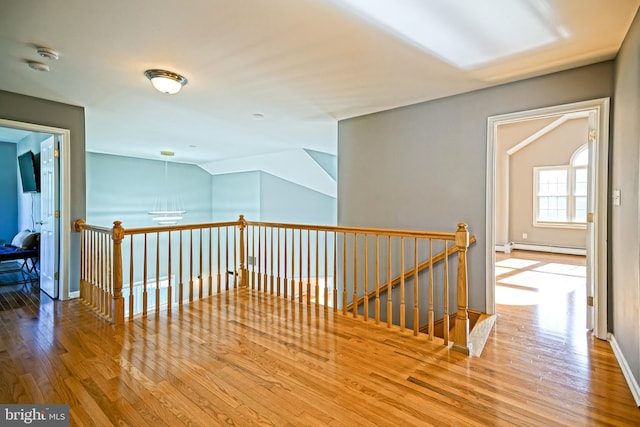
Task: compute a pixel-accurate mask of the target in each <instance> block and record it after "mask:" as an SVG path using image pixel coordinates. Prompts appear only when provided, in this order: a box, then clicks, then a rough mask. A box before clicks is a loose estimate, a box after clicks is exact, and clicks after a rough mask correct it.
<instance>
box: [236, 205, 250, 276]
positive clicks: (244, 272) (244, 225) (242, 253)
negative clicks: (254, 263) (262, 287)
mask: <svg viewBox="0 0 640 427" xmlns="http://www.w3.org/2000/svg"><path fill="white" fill-rule="evenodd" d="M238 228H239V229H240V269H239V271H238V276H239V277H238V282H239V283H240V287H241V288H247V287H249V273H248V271H247V268H246V267H245V265H246V264H245V259H244V256H245V247H244V229H245V228H247V221H246V220H245V219H244V215H240V218H239V219H238Z"/></svg>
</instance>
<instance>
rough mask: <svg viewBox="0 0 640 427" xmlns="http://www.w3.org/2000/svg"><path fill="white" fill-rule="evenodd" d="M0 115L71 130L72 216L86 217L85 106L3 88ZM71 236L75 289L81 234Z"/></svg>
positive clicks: (75, 287)
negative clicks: (34, 96)
mask: <svg viewBox="0 0 640 427" xmlns="http://www.w3.org/2000/svg"><path fill="white" fill-rule="evenodd" d="M0 118H3V119H7V120H14V121H18V122H25V123H35V124H39V125H45V126H53V127H57V128H62V129H69V130H70V132H71V141H70V153H69V157H70V163H71V170H70V187H71V190H70V191H71V194H70V200H71V212H70V216H71V219H72V221H73V220H75V219H76V218H85V216H86V210H85V209H86V198H85V175H84V173H85V157H84V154H85V126H84V108H83V107H78V106H74V105H68V104H62V103H59V102H53V101H47V100H45V99H40V98H33V97H31V96H26V95H20V94H17V93H12V92H6V91H2V90H0ZM67 225H68V226H70V228H71V229H73V226H72V224H67ZM69 237H70V253H69V256H70V262H69V282H70V283H69V289H70V291H71V292H73V291H77V290H78V289H79V286H80V264H79V260H80V235H79V234H78V233H74V232H71V236H69Z"/></svg>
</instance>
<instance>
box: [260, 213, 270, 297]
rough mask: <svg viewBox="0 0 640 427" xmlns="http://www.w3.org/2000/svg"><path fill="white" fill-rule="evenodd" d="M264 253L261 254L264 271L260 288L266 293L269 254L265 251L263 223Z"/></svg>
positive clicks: (265, 237) (265, 230)
mask: <svg viewBox="0 0 640 427" xmlns="http://www.w3.org/2000/svg"><path fill="white" fill-rule="evenodd" d="M263 241H264V245H263V246H264V254H263V255H262V261H263V263H264V270H263V271H264V273H263V274H262V280H263V284H262V289H263V290H264V292H265V293H267V288H268V284H269V282H268V280H269V275H268V274H267V256H268V255H269V254H268V253H267V226H266V225H265V227H264V239H263Z"/></svg>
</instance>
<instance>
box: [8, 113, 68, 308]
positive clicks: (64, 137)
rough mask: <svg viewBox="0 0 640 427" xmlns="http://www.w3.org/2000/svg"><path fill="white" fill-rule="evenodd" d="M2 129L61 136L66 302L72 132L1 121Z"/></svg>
mask: <svg viewBox="0 0 640 427" xmlns="http://www.w3.org/2000/svg"><path fill="white" fill-rule="evenodd" d="M0 127H7V128H14V129H20V130H25V131H29V132H40V133H49V134H52V135H54V136H55V135H59V136H60V139H61V141H60V157H59V161H60V165H59V177H58V188H59V191H60V232H59V233H58V239H59V245H58V247H59V251H60V253H59V254H58V263H59V270H58V298H59V299H61V300H66V299H69V298H70V291H69V289H70V283H69V280H70V276H69V258H70V253H71V252H70V240H71V217H70V215H71V179H70V177H71V176H70V174H71V163H70V156H69V153H70V152H71V151H70V147H71V144H70V141H71V131H70V130H69V129H63V128H57V127H53V126H44V125H39V124H35V123H26V122H18V121H15V120H6V119H0Z"/></svg>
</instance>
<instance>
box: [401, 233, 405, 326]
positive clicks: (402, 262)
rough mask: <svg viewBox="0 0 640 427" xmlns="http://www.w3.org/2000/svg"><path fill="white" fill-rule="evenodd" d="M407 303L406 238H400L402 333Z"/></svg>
mask: <svg viewBox="0 0 640 427" xmlns="http://www.w3.org/2000/svg"><path fill="white" fill-rule="evenodd" d="M405 320H406V319H405V301H404V236H403V237H400V331H404V327H405Z"/></svg>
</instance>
